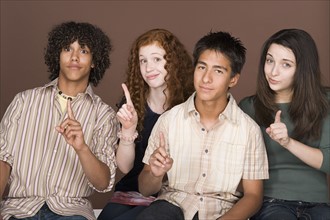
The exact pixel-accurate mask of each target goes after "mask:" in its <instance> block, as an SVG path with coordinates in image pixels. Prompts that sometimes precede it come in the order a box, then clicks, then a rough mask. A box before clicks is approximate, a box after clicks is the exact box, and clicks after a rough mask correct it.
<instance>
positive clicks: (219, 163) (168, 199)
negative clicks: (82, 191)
mask: <svg viewBox="0 0 330 220" xmlns="http://www.w3.org/2000/svg"><path fill="white" fill-rule="evenodd" d="M245 51H246V49H245V48H244V46H243V45H242V43H241V41H240V40H239V39H237V38H234V37H232V36H231V35H230V34H229V33H226V32H216V33H209V34H208V35H206V36H204V37H203V38H201V39H200V40H199V41H198V42H197V44H196V46H195V49H194V54H193V56H194V65H195V72H194V86H195V90H196V92H195V93H194V94H193V95H192V96H191V97H190V98H189V99H188V100H187V101H186V102H185V103H183V104H180V105H178V106H175V107H173V108H172V109H171V110H169V111H168V112H165V113H164V114H163V115H162V116H160V118H159V119H158V121H157V123H156V125H155V126H154V128H153V131H152V133H151V136H150V138H149V144H148V148H147V150H146V153H145V156H144V158H143V162H144V163H145V166H144V169H143V171H142V172H141V174H140V176H139V189H140V192H141V193H142V194H144V195H152V194H153V193H156V192H158V191H159V190H161V192H160V194H159V196H158V198H157V200H156V201H155V202H153V203H151V205H150V206H149V207H148V208H146V209H145V210H144V211H143V212H142V213H140V215H139V216H138V219H139V220H140V219H141V220H142V219H143V220H149V219H155V220H156V219H162V220H167V219H168V220H176V219H178V220H179V219H180V220H184V219H194V220H196V219H201V220H202V219H203V220H204V219H248V218H249V217H250V216H252V215H253V214H254V213H256V212H257V211H258V209H259V208H260V206H261V203H262V197H263V193H262V192H263V181H262V180H263V179H266V178H268V161H267V155H266V150H265V146H264V143H263V139H262V134H261V131H260V128H259V126H258V125H257V124H256V123H255V122H254V121H253V120H252V119H251V118H250V117H249V116H247V115H246V114H245V113H243V111H242V110H240V109H239V108H238V106H237V104H236V102H235V100H234V98H233V96H232V95H231V94H230V93H229V92H228V90H229V89H230V88H232V87H234V86H235V85H236V84H237V82H238V79H239V76H240V73H241V70H242V68H243V65H244V63H245ZM164 177H166V178H167V180H168V181H167V182H166V184H163V179H164Z"/></svg>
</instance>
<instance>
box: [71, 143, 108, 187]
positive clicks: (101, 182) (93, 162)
mask: <svg viewBox="0 0 330 220" xmlns="http://www.w3.org/2000/svg"><path fill="white" fill-rule="evenodd" d="M77 154H78V157H79V160H80V163H81V165H82V168H83V170H84V172H85V175H86V177H87V179H88V180H89V181H90V183H91V184H93V186H94V187H95V188H96V189H98V190H104V189H106V188H107V187H108V185H109V181H110V176H111V174H110V170H109V167H108V166H107V165H106V164H104V163H103V162H102V161H100V160H99V159H97V157H96V156H95V155H94V154H93V153H92V152H91V151H90V149H89V148H88V146H87V145H86V147H85V148H83V149H82V150H80V151H79V152H77Z"/></svg>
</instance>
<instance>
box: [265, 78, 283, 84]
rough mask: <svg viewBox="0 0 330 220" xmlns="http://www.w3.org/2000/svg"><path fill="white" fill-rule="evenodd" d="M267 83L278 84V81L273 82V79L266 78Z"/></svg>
mask: <svg viewBox="0 0 330 220" xmlns="http://www.w3.org/2000/svg"><path fill="white" fill-rule="evenodd" d="M268 82H269V83H270V84H278V83H280V81H277V80H274V79H272V78H268Z"/></svg>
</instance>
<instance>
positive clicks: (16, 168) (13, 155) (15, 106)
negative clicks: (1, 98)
mask: <svg viewBox="0 0 330 220" xmlns="http://www.w3.org/2000/svg"><path fill="white" fill-rule="evenodd" d="M56 88H57V79H55V80H54V81H52V82H50V83H49V84H47V85H45V86H44V87H38V88H34V89H31V90H27V91H24V92H21V93H19V94H17V95H16V96H15V98H14V100H13V101H12V103H11V104H10V105H9V107H8V109H7V111H6V113H5V114H4V117H3V118H2V120H1V124H0V160H2V161H5V162H7V163H8V164H9V165H10V166H11V173H10V178H9V184H10V186H9V194H8V197H7V198H5V200H3V201H2V202H1V208H0V212H1V215H2V216H3V218H4V219H9V218H10V216H15V217H17V218H26V217H30V216H33V215H35V214H36V213H37V212H38V210H39V209H40V208H41V207H42V206H43V205H44V203H45V202H46V203H47V205H48V206H49V208H50V209H51V210H52V211H53V212H55V213H57V214H59V215H65V216H67V215H82V216H84V217H86V218H87V219H95V216H94V214H93V208H92V206H91V203H90V202H89V201H88V200H87V198H86V197H88V196H90V195H91V194H92V192H93V191H94V190H96V188H94V187H93V186H92V184H91V183H90V182H89V181H88V179H87V177H86V176H85V174H84V171H83V169H82V166H81V164H80V162H79V159H78V156H77V154H76V152H75V150H74V149H73V147H71V146H70V145H68V144H67V143H66V141H65V139H64V137H63V136H62V135H61V134H60V133H58V132H57V131H56V130H55V127H56V126H58V125H59V124H60V123H61V122H62V121H63V120H64V119H65V118H67V117H68V116H67V111H64V112H62V111H61V107H60V103H59V101H58V98H59V97H58V96H57V89H56ZM72 109H73V112H74V114H75V117H76V119H77V120H78V121H79V122H80V123H81V126H82V130H83V133H84V138H85V142H86V144H87V145H88V146H89V148H90V150H91V151H92V152H93V153H94V155H95V156H96V157H97V158H98V159H99V160H100V161H102V162H103V163H105V164H106V165H107V166H108V167H109V169H110V172H111V179H110V182H109V185H108V187H107V189H105V190H104V191H102V192H108V191H110V190H111V188H112V186H113V184H114V181H115V171H116V167H117V165H116V162H115V146H116V142H117V131H118V129H119V123H118V120H117V119H116V113H115V112H114V110H113V109H112V108H111V107H110V106H108V105H107V104H105V103H104V102H102V100H101V98H100V97H99V96H97V95H95V94H94V93H93V90H92V88H91V86H88V87H87V89H86V92H85V93H79V94H78V95H77V97H76V98H75V99H74V100H73V101H72Z"/></svg>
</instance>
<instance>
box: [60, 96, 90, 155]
mask: <svg viewBox="0 0 330 220" xmlns="http://www.w3.org/2000/svg"><path fill="white" fill-rule="evenodd" d="M67 110H68V118H66V119H65V120H64V121H63V122H62V123H61V124H60V125H59V126H57V127H56V130H57V131H58V132H59V133H61V134H62V135H63V137H64V138H65V140H66V142H67V143H68V144H70V145H71V146H72V147H73V148H74V149H75V150H76V151H77V150H81V149H82V148H83V147H84V145H85V140H84V134H83V131H82V127H81V125H80V123H79V121H77V120H76V119H75V116H74V114H73V111H72V108H71V100H70V99H68V102H67Z"/></svg>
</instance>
